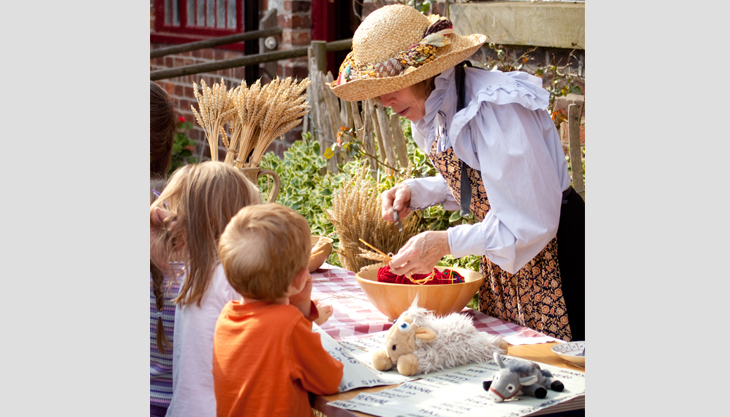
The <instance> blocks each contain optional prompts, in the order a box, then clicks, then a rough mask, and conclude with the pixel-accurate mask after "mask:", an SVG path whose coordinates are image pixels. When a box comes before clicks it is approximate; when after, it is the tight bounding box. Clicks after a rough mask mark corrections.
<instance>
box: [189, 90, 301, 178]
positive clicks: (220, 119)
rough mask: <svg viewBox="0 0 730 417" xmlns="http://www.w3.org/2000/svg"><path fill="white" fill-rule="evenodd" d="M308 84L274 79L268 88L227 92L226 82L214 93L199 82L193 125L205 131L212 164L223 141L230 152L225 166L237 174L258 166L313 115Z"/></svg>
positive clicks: (227, 152) (196, 91)
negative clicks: (276, 142) (282, 138)
mask: <svg viewBox="0 0 730 417" xmlns="http://www.w3.org/2000/svg"><path fill="white" fill-rule="evenodd" d="M310 84H311V81H310V80H309V78H305V79H303V80H302V81H299V82H297V81H296V80H294V79H292V78H291V77H287V78H286V79H284V80H282V79H280V78H279V77H276V78H275V79H274V80H272V81H271V82H270V83H268V84H264V85H262V84H261V80H260V79H259V80H256V82H255V83H253V84H251V86H250V87H249V86H247V84H246V81H245V80H244V81H241V85H239V86H238V87H236V88H232V89H230V90H228V91H226V87H225V82H224V80H223V79H221V83H220V84H218V83H215V84H214V85H213V88H212V89H211V88H210V87H208V86H207V85H206V84H205V81H204V80H201V81H200V85H201V92H200V93H199V92H198V86H197V84H196V83H193V88H194V89H195V92H194V93H195V98H196V99H197V101H198V108H199V111H197V110H196V109H195V107H193V106H192V105H191V107H192V109H193V113H194V114H195V120H196V121H197V122H198V125H200V127H202V128H203V130H204V131H205V134H206V138H207V140H208V145H209V146H210V155H211V159H213V160H214V161H217V160H218V143H219V141H218V138H219V136H220V138H221V141H222V142H223V146H225V148H226V158H225V160H224V162H225V163H227V164H231V165H234V166H236V167H237V168H245V167H257V166H259V163H260V162H261V158H262V157H263V155H264V153H265V152H266V150H267V149H268V148H269V145H271V143H272V142H273V141H274V140H276V138H278V137H279V136H281V135H283V134H284V133H286V132H288V131H290V130H291V129H293V128H294V127H296V126H297V125H299V124H300V123H301V122H302V119H303V118H304V116H306V114H307V113H308V112H309V109H310V107H309V106H308V105H307V95H306V94H305V93H304V91H305V90H306V88H307V87H308V86H309V85H310ZM226 124H227V125H228V133H226V130H225V128H224V126H225V125H226ZM229 134H230V136H229Z"/></svg>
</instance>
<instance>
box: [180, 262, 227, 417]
mask: <svg viewBox="0 0 730 417" xmlns="http://www.w3.org/2000/svg"><path fill="white" fill-rule="evenodd" d="M181 286H182V285H181ZM240 299H241V295H240V294H238V293H237V292H236V290H234V289H233V287H231V284H229V283H228V280H227V279H226V273H225V271H224V270H223V265H221V264H220V263H218V265H217V266H216V268H215V271H214V272H213V277H212V279H211V282H209V283H208V288H207V289H206V290H205V294H203V299H202V301H201V303H200V307H198V305H197V304H193V305H188V306H185V307H180V306H179V305H178V306H176V308H175V332H174V334H175V343H174V345H173V349H172V352H173V360H172V400H171V401H170V407H169V408H168V409H167V414H166V416H167V417H215V415H216V406H215V392H214V391H213V335H214V334H215V324H216V322H217V321H218V316H219V315H220V313H221V310H223V307H224V306H225V305H226V304H227V303H228V302H229V301H233V300H240Z"/></svg>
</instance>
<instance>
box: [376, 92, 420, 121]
mask: <svg viewBox="0 0 730 417" xmlns="http://www.w3.org/2000/svg"><path fill="white" fill-rule="evenodd" d="M427 98H428V97H424V93H423V91H422V90H421V89H419V88H418V87H416V86H415V85H412V86H410V87H406V88H404V89H402V90H398V91H394V92H392V93H388V94H383V95H382V96H380V101H381V102H382V103H383V106H384V107H390V108H391V109H393V111H394V112H396V113H398V114H400V115H401V116H403V117H405V118H406V119H408V120H410V121H412V122H415V121H417V120H421V119H423V116H425V115H426V99H427Z"/></svg>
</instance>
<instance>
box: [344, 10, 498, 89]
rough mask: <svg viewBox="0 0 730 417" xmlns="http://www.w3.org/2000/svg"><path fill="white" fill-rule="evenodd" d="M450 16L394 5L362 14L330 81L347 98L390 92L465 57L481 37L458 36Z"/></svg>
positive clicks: (429, 75) (427, 76)
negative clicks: (348, 51) (343, 58)
mask: <svg viewBox="0 0 730 417" xmlns="http://www.w3.org/2000/svg"><path fill="white" fill-rule="evenodd" d="M453 32H454V30H453V25H452V23H451V21H450V20H448V19H446V18H443V17H440V16H438V15H431V16H425V15H423V14H422V13H420V12H419V11H417V10H416V9H414V8H413V7H410V6H404V5H401V4H394V5H390V6H385V7H381V8H380V9H377V10H375V11H374V12H372V13H371V14H370V15H368V17H367V18H365V20H363V22H362V23H361V24H360V26H359V27H358V28H357V30H356V31H355V35H354V36H353V38H352V51H351V52H350V53H349V54H348V55H347V58H345V60H344V61H343V62H342V65H341V66H340V73H339V75H338V77H337V79H336V80H335V81H333V82H332V83H330V88H331V89H332V91H333V92H334V93H335V94H336V95H337V96H338V97H340V98H343V99H345V100H347V101H359V100H365V99H368V98H373V97H378V96H380V95H383V94H387V93H391V92H393V91H397V90H400V89H403V88H406V87H408V86H410V85H413V84H416V83H418V82H420V81H423V80H425V79H427V78H429V77H432V76H434V75H437V74H439V73H441V72H442V71H444V70H446V69H448V68H451V67H453V66H455V65H457V64H458V63H460V62H462V61H464V60H465V59H467V58H469V57H470V56H471V55H472V54H474V52H476V51H477V49H479V47H480V46H482V44H484V42H486V41H487V37H486V36H484V35H481V34H473V35H468V36H459V35H457V34H456V33H453Z"/></svg>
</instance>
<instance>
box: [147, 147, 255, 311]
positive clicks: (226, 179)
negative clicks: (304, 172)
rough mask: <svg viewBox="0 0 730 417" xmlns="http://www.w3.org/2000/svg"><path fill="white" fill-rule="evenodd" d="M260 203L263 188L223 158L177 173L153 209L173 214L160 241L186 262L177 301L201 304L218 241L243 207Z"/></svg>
mask: <svg viewBox="0 0 730 417" xmlns="http://www.w3.org/2000/svg"><path fill="white" fill-rule="evenodd" d="M259 203H261V195H260V193H259V189H258V187H256V186H255V185H254V184H253V183H252V182H251V181H249V180H248V179H247V178H246V177H245V176H244V175H243V173H241V171H239V170H238V169H237V168H234V167H233V166H231V165H227V164H224V163H223V162H218V161H207V162H201V163H199V164H190V165H185V166H183V167H181V168H179V169H178V170H176V171H175V173H173V174H172V176H171V177H170V181H169V182H168V184H167V186H166V187H165V190H164V191H163V192H162V194H160V197H159V198H158V199H157V200H156V201H155V202H154V203H152V206H151V207H161V208H165V209H167V210H169V211H170V212H171V213H172V216H171V217H170V218H168V219H167V220H166V222H165V223H166V226H165V227H164V230H163V231H162V233H160V237H159V238H158V240H157V241H156V242H154V244H155V245H157V246H158V248H159V252H160V253H164V254H165V259H166V260H167V261H169V262H185V263H186V272H185V280H184V281H183V283H182V287H181V288H180V293H179V295H178V297H177V298H175V300H174V301H175V303H176V304H179V305H181V306H185V305H191V304H197V305H198V306H200V302H201V300H202V299H203V294H205V291H206V289H207V288H208V284H209V282H210V280H211V276H212V273H213V270H214V269H215V266H216V263H217V262H218V250H217V249H218V239H220V235H221V233H223V229H224V228H225V227H226V225H227V224H228V222H229V221H230V219H231V218H232V217H233V216H234V215H235V214H236V213H238V211H239V210H240V209H241V208H243V207H246V206H248V205H251V204H259ZM172 222H177V226H176V227H175V228H172V227H170V225H171V224H172Z"/></svg>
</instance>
